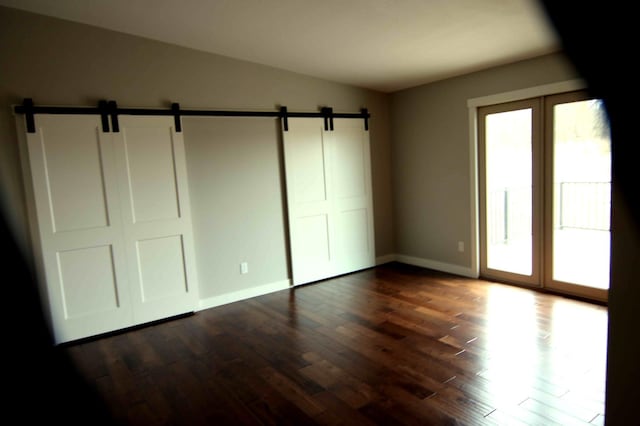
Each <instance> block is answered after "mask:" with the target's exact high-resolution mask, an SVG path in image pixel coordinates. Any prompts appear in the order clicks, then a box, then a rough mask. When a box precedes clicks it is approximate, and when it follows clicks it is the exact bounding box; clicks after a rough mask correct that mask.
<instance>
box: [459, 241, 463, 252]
mask: <svg viewBox="0 0 640 426" xmlns="http://www.w3.org/2000/svg"><path fill="white" fill-rule="evenodd" d="M458 251H459V252H460V253H464V241H458Z"/></svg>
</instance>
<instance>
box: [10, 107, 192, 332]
mask: <svg viewBox="0 0 640 426" xmlns="http://www.w3.org/2000/svg"><path fill="white" fill-rule="evenodd" d="M119 118H120V132H116V133H108V132H107V133H105V132H103V131H102V127H101V122H100V117H99V116H97V115H47V114H36V116H35V123H36V133H24V135H26V137H25V139H26V149H23V153H24V154H26V155H25V157H26V158H25V160H27V161H24V162H23V163H24V165H25V169H27V175H28V176H27V179H26V182H27V185H28V186H27V193H28V198H29V206H30V216H31V218H32V220H33V222H34V223H33V224H32V232H33V234H34V235H33V241H34V248H35V251H36V258H37V261H38V264H39V266H40V268H39V270H40V279H41V281H43V282H44V283H41V284H44V287H46V294H47V299H48V300H47V301H48V309H49V311H50V316H51V320H52V328H53V333H54V339H55V341H56V343H62V342H67V341H71V340H77V339H80V338H85V337H90V336H94V335H98V334H102V333H105V332H110V331H115V330H118V329H122V328H126V327H130V326H133V325H139V324H143V323H147V322H150V321H154V320H158V319H162V318H167V317H171V316H175V315H179V314H183V313H187V312H192V311H194V310H195V308H196V304H197V289H198V283H197V277H196V271H195V264H194V258H195V257H194V253H193V237H192V230H191V219H190V205H189V193H188V188H187V171H186V159H185V153H184V143H183V140H182V134H181V133H176V132H175V129H174V124H173V118H172V117H139V116H120V117H119Z"/></svg>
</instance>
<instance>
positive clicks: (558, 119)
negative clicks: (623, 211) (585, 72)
mask: <svg viewBox="0 0 640 426" xmlns="http://www.w3.org/2000/svg"><path fill="white" fill-rule="evenodd" d="M553 122H554V126H553V158H554V161H553V279H554V280H557V281H563V282H568V283H572V284H578V285H583V286H588V287H595V288H602V289H608V288H609V260H610V259H609V254H610V252H609V250H610V240H611V235H610V210H611V139H610V135H609V124H608V120H607V116H606V112H605V108H604V104H603V102H602V101H601V100H598V99H592V100H586V101H580V102H571V103H564V104H558V105H555V106H554V108H553Z"/></svg>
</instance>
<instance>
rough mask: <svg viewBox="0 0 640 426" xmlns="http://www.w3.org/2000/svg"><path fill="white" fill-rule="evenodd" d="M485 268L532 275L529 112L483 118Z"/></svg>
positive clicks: (504, 113)
mask: <svg viewBox="0 0 640 426" xmlns="http://www.w3.org/2000/svg"><path fill="white" fill-rule="evenodd" d="M486 125H487V130H486V137H487V139H486V140H487V145H486V158H487V169H486V170H487V171H486V179H487V222H486V226H487V236H488V237H489V240H488V241H487V267H488V268H490V269H498V270H502V271H507V272H513V273H516V274H521V275H531V272H532V257H531V255H532V252H531V248H532V235H531V212H532V210H531V208H532V205H531V204H532V199H531V194H532V187H531V183H532V182H531V109H530V108H527V109H521V110H516V111H508V112H501V113H496V114H490V115H487V117H486Z"/></svg>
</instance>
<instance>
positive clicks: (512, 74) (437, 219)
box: [391, 54, 579, 270]
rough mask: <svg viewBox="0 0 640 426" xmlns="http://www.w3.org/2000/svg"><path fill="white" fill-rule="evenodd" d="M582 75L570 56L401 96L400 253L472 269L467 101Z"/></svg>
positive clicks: (396, 97) (397, 107)
mask: <svg viewBox="0 0 640 426" xmlns="http://www.w3.org/2000/svg"><path fill="white" fill-rule="evenodd" d="M576 78H579V75H578V74H577V73H576V71H575V70H574V69H573V67H572V66H571V64H570V63H569V62H568V61H567V60H566V58H565V57H564V56H562V55H560V54H553V55H547V56H543V57H540V58H537V59H533V60H527V61H522V62H518V63H514V64H511V65H506V66H501V67H497V68H493V69H490V70H486V71H481V72H476V73H473V74H468V75H465V76H461V77H456V78H451V79H448V80H443V81H440V82H436V83H432V84H428V85H424V86H420V87H416V88H412V89H407V90H404V91H401V92H397V93H394V94H393V95H392V97H391V129H392V133H391V134H392V140H393V146H392V158H393V160H392V170H393V178H392V179H393V193H394V201H395V211H394V218H395V230H396V252H397V253H398V254H401V255H407V256H411V257H414V258H418V259H423V260H427V261H429V262H434V263H435V262H437V263H439V264H443V265H444V266H445V267H448V266H453V268H451V269H454V270H456V268H463V269H464V268H471V266H472V263H471V254H470V253H471V251H470V250H469V245H470V243H471V233H472V223H471V221H472V218H471V210H470V209H471V207H472V206H471V191H472V188H471V175H470V173H471V167H470V133H469V112H468V108H467V100H469V99H472V98H477V97H481V96H489V95H494V94H499V93H504V92H509V91H514V90H520V89H527V88H531V87H535V86H540V85H545V84H551V83H557V82H561V81H566V80H572V79H576ZM458 241H463V242H464V243H465V247H466V250H465V252H463V253H461V252H459V251H458V247H457V243H458Z"/></svg>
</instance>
